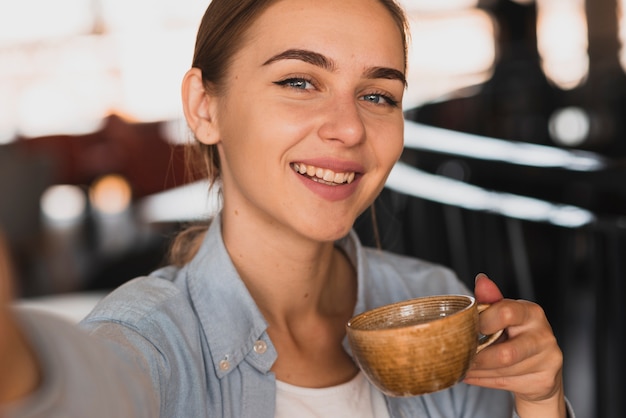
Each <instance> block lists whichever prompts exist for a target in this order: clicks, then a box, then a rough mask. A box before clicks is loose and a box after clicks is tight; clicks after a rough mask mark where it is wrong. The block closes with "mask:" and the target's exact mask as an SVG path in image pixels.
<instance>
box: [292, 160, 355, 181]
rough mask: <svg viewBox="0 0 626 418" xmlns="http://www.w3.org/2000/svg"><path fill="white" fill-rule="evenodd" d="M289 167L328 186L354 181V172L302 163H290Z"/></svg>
mask: <svg viewBox="0 0 626 418" xmlns="http://www.w3.org/2000/svg"><path fill="white" fill-rule="evenodd" d="M291 168H292V169H293V171H295V172H296V173H299V174H300V175H303V176H306V177H308V178H310V179H311V180H313V181H315V182H318V183H322V184H326V185H329V186H340V185H342V184H350V183H352V182H353V181H354V178H355V176H356V172H354V171H348V172H336V171H333V170H330V169H328V168H322V167H317V166H314V165H309V164H304V163H291Z"/></svg>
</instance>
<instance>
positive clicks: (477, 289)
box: [474, 273, 503, 303]
mask: <svg viewBox="0 0 626 418" xmlns="http://www.w3.org/2000/svg"><path fill="white" fill-rule="evenodd" d="M474 295H475V296H476V300H477V301H478V303H495V302H498V301H499V300H502V299H503V296H502V292H500V289H498V286H497V285H496V284H495V283H494V282H493V281H492V280H491V279H489V278H488V277H487V275H486V274H484V273H479V274H478V275H477V276H476V280H475V285H474Z"/></svg>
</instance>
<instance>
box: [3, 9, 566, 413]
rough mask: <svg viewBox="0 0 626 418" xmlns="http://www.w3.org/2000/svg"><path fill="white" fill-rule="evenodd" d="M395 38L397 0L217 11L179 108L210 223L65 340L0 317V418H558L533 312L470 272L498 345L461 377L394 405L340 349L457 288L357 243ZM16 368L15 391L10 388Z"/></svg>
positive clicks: (49, 326) (393, 78)
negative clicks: (201, 175)
mask: <svg viewBox="0 0 626 418" xmlns="http://www.w3.org/2000/svg"><path fill="white" fill-rule="evenodd" d="M406 38H407V26H406V18H405V15H404V13H403V11H402V9H401V8H400V7H399V6H398V5H397V4H396V3H395V2H394V1H393V0H343V1H341V2H337V1H336V0H242V1H238V2H233V1H232V0H213V1H212V2H211V4H210V6H209V7H208V9H207V11H206V13H205V15H204V18H203V20H202V23H201V25H200V28H199V31H198V36H197V43H196V48H195V54H194V59H193V63H192V68H191V69H190V70H189V71H187V73H186V74H185V76H184V78H183V82H182V104H183V110H184V115H185V118H186V121H187V123H188V126H189V128H190V130H191V132H192V133H193V136H194V138H195V144H194V146H195V147H196V148H197V150H198V151H199V155H200V156H201V160H202V162H203V164H204V166H205V171H206V172H205V176H206V178H207V179H208V181H209V184H211V187H216V188H217V187H219V192H220V194H221V196H222V200H223V204H222V208H221V210H220V211H219V212H218V213H217V214H215V216H214V218H213V219H212V222H211V223H210V225H209V226H208V227H206V226H202V225H199V226H194V227H192V228H190V229H189V230H188V232H187V233H183V234H181V235H180V236H179V237H178V238H177V239H176V241H175V242H174V245H173V248H175V249H177V251H173V254H172V263H171V265H170V266H168V267H165V268H163V269H161V270H158V271H156V272H154V273H152V274H151V275H149V276H147V277H139V278H137V279H135V280H132V281H130V282H128V283H126V284H124V285H123V286H122V287H120V288H119V289H117V290H115V291H113V292H112V293H111V294H110V295H108V296H107V297H105V298H104V299H103V300H102V301H101V302H100V303H99V304H98V306H96V308H95V309H94V311H93V312H92V313H90V314H89V315H88V316H87V318H86V319H85V320H83V321H82V322H81V324H80V329H74V328H73V327H71V326H70V325H68V324H67V323H65V322H63V321H58V320H55V319H54V318H51V317H47V316H45V315H42V314H41V313H36V312H32V311H28V310H25V309H16V310H15V313H14V314H15V316H16V318H17V319H13V316H12V315H11V314H9V313H8V312H2V311H0V324H8V326H6V327H0V342H2V345H1V346H0V369H2V370H3V373H2V374H0V403H1V402H5V404H6V405H5V407H4V408H2V407H0V409H2V410H0V414H1V415H2V416H3V417H9V418H19V417H26V416H28V417H32V416H37V417H44V416H45V417H48V416H56V415H59V416H60V415H68V416H90V417H111V416H115V417H133V418H136V417H179V416H184V417H216V416H221V417H238V418H239V417H263V418H272V417H292V416H298V417H305V418H307V417H331V418H332V417H345V416H358V417H365V418H369V417H372V418H381V417H382V418H386V417H391V416H424V417H434V418H444V417H445V418H451V417H461V416H490V417H491V416H494V417H504V416H514V414H515V413H516V412H515V410H516V411H517V413H518V414H519V416H522V417H536V416H541V417H546V418H550V417H559V418H563V417H564V416H565V414H566V403H565V399H564V395H563V388H562V384H561V380H562V379H561V364H562V356H561V352H560V349H559V347H558V345H557V344H556V341H555V338H554V336H553V334H552V332H551V330H550V326H549V324H548V322H547V320H546V318H545V315H544V314H543V311H542V310H541V309H540V308H539V307H538V306H537V305H535V304H533V303H530V302H525V301H513V300H506V299H503V297H502V295H501V293H500V291H499V290H498V288H497V287H496V285H495V284H494V283H493V282H491V281H490V280H489V279H488V278H487V277H486V276H484V275H479V276H478V277H477V282H476V289H475V293H476V299H477V300H478V301H479V302H481V303H490V304H491V307H490V308H489V309H487V310H485V311H484V313H483V314H481V319H480V321H481V332H483V333H493V332H494V331H495V330H501V329H504V328H506V329H507V330H508V335H509V339H508V340H506V341H502V342H501V343H499V344H495V345H493V346H491V347H489V348H488V349H485V350H483V351H482V352H481V353H480V354H479V355H478V356H477V357H476V364H475V365H474V366H473V367H472V368H471V369H470V371H469V372H468V374H467V377H466V381H465V382H464V383H460V384H458V385H455V386H453V387H451V388H449V389H446V390H445V391H442V392H436V393H430V394H425V395H422V396H419V397H411V398H402V399H391V398H389V397H387V396H385V395H383V393H382V392H380V391H378V390H377V389H376V388H375V387H374V386H373V385H371V384H370V383H369V382H368V380H367V379H366V378H365V377H364V375H363V374H362V373H361V372H360V370H359V368H358V367H357V365H356V363H355V361H354V360H353V357H352V353H351V352H350V350H349V349H348V348H347V344H346V330H345V326H346V323H347V322H348V321H349V320H350V318H351V317H353V316H354V315H355V314H358V313H361V312H363V311H365V310H368V309H372V308H374V307H378V306H381V305H385V304H389V303H392V302H396V301H398V300H402V299H410V298H414V297H417V296H424V295H432V294H443V293H457V294H462V293H469V290H468V289H466V288H465V287H464V286H463V285H462V283H461V282H460V281H459V280H458V279H457V277H456V276H455V275H454V274H453V273H452V272H451V271H449V270H448V269H446V268H443V267H440V266H436V265H433V264H431V263H427V262H424V261H421V260H417V259H413V258H407V257H401V256H398V255H394V254H391V253H388V252H384V251H381V250H376V249H371V248H366V247H364V246H363V245H362V244H361V243H360V242H359V239H358V237H357V235H356V234H355V233H354V232H353V231H352V228H353V224H354V222H355V220H356V219H357V217H358V216H359V215H361V214H362V213H363V212H364V211H365V210H366V209H367V208H368V207H369V206H370V205H372V203H373V201H374V200H375V199H376V197H377V196H378V194H379V193H380V191H381V189H382V188H383V186H384V184H385V181H386V179H387V177H388V176H389V174H390V171H391V169H392V167H393V166H394V164H396V162H397V160H398V158H399V156H400V153H401V152H402V149H403V136H404V120H403V113H402V107H401V103H402V100H403V95H404V90H405V87H406V66H407V65H406V63H407V40H406ZM0 271H2V270H0ZM3 276H7V274H3V275H2V276H0V280H3V281H4V282H5V283H6V282H7V281H8V280H9V278H8V277H3ZM5 330H17V331H16V332H10V331H5ZM21 336H26V338H23V337H21ZM416 343H419V341H416ZM15 353H32V355H26V356H24V355H23V354H22V355H21V357H20V356H16V354H15ZM15 360H20V361H19V362H15ZM16 364H17V365H19V366H20V367H15V365H16ZM5 371H6V372H5ZM29 371H30V374H24V372H29ZM21 375H25V376H31V378H30V379H29V380H28V381H27V383H28V384H26V385H22V386H20V387H19V389H18V390H17V391H16V390H15V388H14V387H12V388H11V389H10V390H9V389H5V388H7V387H9V386H11V385H10V383H11V382H13V381H14V380H15V379H17V377H19V376H21ZM511 395H513V396H511ZM17 398H19V399H20V401H19V402H13V403H11V401H15V400H16V399H17Z"/></svg>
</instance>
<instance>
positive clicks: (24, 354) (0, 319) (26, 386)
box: [0, 312, 41, 404]
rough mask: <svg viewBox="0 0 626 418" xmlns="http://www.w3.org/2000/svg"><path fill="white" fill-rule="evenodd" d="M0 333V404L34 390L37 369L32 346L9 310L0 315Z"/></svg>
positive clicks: (38, 375) (37, 365) (36, 384)
mask: <svg viewBox="0 0 626 418" xmlns="http://www.w3.org/2000/svg"><path fill="white" fill-rule="evenodd" d="M0 335H2V338H1V339H0V370H2V373H1V375H0V404H6V403H9V402H15V401H17V400H19V399H21V398H23V397H25V396H27V395H29V394H30V393H32V392H33V391H35V390H36V389H37V387H38V385H39V383H40V381H41V371H40V367H39V363H38V361H37V359H36V356H35V354H34V352H33V350H32V347H31V346H30V345H29V343H28V341H27V339H26V338H25V336H24V334H23V332H22V331H21V329H20V328H19V327H18V325H17V324H16V322H15V320H14V318H13V317H12V315H10V314H9V312H3V314H2V315H1V316H0Z"/></svg>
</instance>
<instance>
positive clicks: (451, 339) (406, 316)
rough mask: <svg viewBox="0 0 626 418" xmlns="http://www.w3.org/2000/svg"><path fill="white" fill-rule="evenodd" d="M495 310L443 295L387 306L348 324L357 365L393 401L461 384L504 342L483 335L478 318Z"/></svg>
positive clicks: (466, 299) (465, 299)
mask: <svg viewBox="0 0 626 418" xmlns="http://www.w3.org/2000/svg"><path fill="white" fill-rule="evenodd" d="M487 307H489V305H485V304H478V303H477V302H476V300H475V299H474V298H473V297H471V296H465V295H442V296H429V297H422V298H417V299H410V300H405V301H402V302H397V303H393V304H390V305H385V306H381V307H378V308H375V309H372V310H369V311H366V312H363V313H361V314H359V315H356V316H355V317H354V318H352V319H351V320H350V321H349V322H348V324H347V325H346V332H347V335H348V341H349V343H350V347H351V349H352V353H353V356H354V360H355V361H356V363H357V365H358V366H359V367H360V368H361V370H363V372H364V373H365V375H366V376H367V378H368V379H369V380H370V382H372V384H373V385H374V386H376V387H377V388H378V389H380V390H381V391H382V392H383V393H385V394H386V395H388V396H395V397H404V396H415V395H422V394H425V393H431V392H436V391H438V390H442V389H446V388H448V387H450V386H452V385H454V384H456V383H457V382H459V381H461V380H462V379H463V377H464V376H465V373H466V372H467V369H468V368H469V366H470V364H471V361H472V359H473V358H474V356H475V355H476V354H477V353H478V352H480V351H481V350H483V349H484V348H486V347H488V346H489V345H491V344H492V343H493V342H494V341H496V340H497V339H498V337H500V335H501V334H502V330H501V331H498V332H497V333H495V334H492V335H487V336H483V335H481V334H480V332H479V331H478V315H479V313H480V312H482V311H483V310H485V309H486V308H487Z"/></svg>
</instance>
